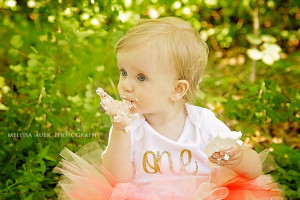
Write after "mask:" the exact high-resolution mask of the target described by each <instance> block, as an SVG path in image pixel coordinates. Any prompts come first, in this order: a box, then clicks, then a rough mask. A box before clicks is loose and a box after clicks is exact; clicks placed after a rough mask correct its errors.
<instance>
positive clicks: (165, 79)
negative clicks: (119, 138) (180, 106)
mask: <svg viewBox="0 0 300 200" xmlns="http://www.w3.org/2000/svg"><path fill="white" fill-rule="evenodd" d="M154 51H155V50H150V49H149V48H148V46H147V45H145V44H143V45H139V46H137V47H132V48H130V49H126V50H121V51H119V52H118V53H117V61H118V67H119V70H120V79H119V84H118V91H119V94H120V96H121V98H122V99H126V100H129V101H131V102H132V108H131V113H142V114H154V113H159V112H163V111H164V110H165V109H167V108H168V107H169V106H171V104H172V102H171V101H170V95H171V93H172V91H173V88H174V86H175V83H176V82H177V80H178V79H177V73H176V70H175V69H174V67H172V66H171V65H170V62H169V60H168V59H166V58H164V57H160V58H157V56H156V53H153V52H154Z"/></svg>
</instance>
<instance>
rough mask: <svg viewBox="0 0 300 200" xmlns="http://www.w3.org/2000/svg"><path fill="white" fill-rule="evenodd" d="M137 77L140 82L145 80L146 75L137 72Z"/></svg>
mask: <svg viewBox="0 0 300 200" xmlns="http://www.w3.org/2000/svg"><path fill="white" fill-rule="evenodd" d="M137 79H138V80H139V81H140V82H144V81H145V80H147V78H146V76H145V75H144V74H139V75H138V77H137Z"/></svg>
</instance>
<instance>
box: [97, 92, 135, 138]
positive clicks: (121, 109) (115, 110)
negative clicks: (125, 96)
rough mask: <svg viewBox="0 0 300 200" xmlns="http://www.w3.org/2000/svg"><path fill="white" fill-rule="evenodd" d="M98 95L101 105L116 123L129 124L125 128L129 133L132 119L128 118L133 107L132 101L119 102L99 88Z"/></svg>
mask: <svg viewBox="0 0 300 200" xmlns="http://www.w3.org/2000/svg"><path fill="white" fill-rule="evenodd" d="M96 93H97V94H98V95H99V96H100V98H101V102H100V105H101V106H102V107H103V109H104V110H105V112H106V113H107V114H109V115H111V116H112V117H113V120H114V122H116V123H123V124H128V125H127V126H126V127H125V131H126V132H129V128H130V126H129V125H130V118H129V117H128V115H129V113H130V111H129V109H130V108H131V107H132V103H131V102H130V101H126V100H123V102H118V101H116V100H114V99H113V98H112V97H111V96H109V95H108V94H107V93H106V92H105V91H104V90H103V89H102V88H97V90H96Z"/></svg>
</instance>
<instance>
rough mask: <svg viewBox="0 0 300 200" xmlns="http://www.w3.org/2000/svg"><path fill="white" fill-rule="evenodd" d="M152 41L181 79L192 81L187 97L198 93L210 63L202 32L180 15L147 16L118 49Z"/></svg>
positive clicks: (123, 38) (121, 42) (118, 44)
mask: <svg viewBox="0 0 300 200" xmlns="http://www.w3.org/2000/svg"><path fill="white" fill-rule="evenodd" d="M143 43H149V44H151V45H152V49H154V50H155V51H157V53H158V55H159V56H161V55H162V56H164V55H165V56H167V57H168V59H169V60H170V62H171V63H172V64H173V65H174V67H175V69H176V71H177V72H178V75H179V79H183V80H186V81H188V82H189V90H188V91H187V94H186V95H185V99H186V100H187V101H190V100H192V99H193V97H194V96H195V92H196V90H197V85H198V84H199V82H200V79H201V76H202V73H203V71H204V68H205V66H206V63H207V56H208V48H207V45H206V44H205V42H203V41H202V40H201V38H200V35H199V33H198V32H197V31H196V30H195V29H194V28H193V27H192V26H191V25H190V24H189V23H187V22H185V21H184V20H182V19H180V18H175V17H164V18H159V19H146V20H142V21H140V22H139V23H138V24H137V25H136V26H134V27H133V28H131V29H130V30H129V31H128V32H127V33H126V34H125V35H124V36H123V37H122V38H121V39H120V41H119V42H118V43H117V46H116V52H117V53H118V51H120V50H122V49H126V48H130V47H134V46H137V45H141V44H143Z"/></svg>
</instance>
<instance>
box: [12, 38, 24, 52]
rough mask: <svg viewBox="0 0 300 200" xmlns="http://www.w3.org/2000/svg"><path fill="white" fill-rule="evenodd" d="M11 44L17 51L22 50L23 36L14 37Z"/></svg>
mask: <svg viewBox="0 0 300 200" xmlns="http://www.w3.org/2000/svg"><path fill="white" fill-rule="evenodd" d="M10 44H11V45H12V46H13V47H14V48H16V49H19V48H21V47H22V45H23V39H22V37H21V35H14V36H12V38H11V39H10Z"/></svg>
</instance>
